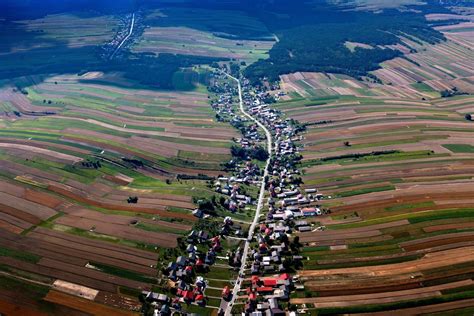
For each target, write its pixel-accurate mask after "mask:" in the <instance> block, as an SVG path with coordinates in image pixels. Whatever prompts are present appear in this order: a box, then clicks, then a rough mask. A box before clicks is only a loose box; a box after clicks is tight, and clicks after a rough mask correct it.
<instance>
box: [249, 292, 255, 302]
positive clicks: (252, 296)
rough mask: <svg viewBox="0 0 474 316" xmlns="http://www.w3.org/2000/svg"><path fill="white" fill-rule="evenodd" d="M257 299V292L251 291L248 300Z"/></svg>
mask: <svg viewBox="0 0 474 316" xmlns="http://www.w3.org/2000/svg"><path fill="white" fill-rule="evenodd" d="M256 299H257V293H255V292H252V293H250V294H249V300H252V301H255V300H256Z"/></svg>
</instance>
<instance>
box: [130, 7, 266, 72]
mask: <svg viewBox="0 0 474 316" xmlns="http://www.w3.org/2000/svg"><path fill="white" fill-rule="evenodd" d="M208 21H213V23H210V22H208ZM145 23H146V24H147V25H149V27H148V28H146V29H145V31H144V34H143V36H142V38H141V40H140V41H139V42H138V43H137V45H136V46H135V47H134V48H133V50H134V51H136V52H147V53H154V54H160V53H173V54H184V55H199V56H214V57H222V58H232V59H239V60H242V61H245V62H247V63H252V62H254V61H256V60H258V59H265V58H267V57H268V55H267V53H268V51H269V50H270V48H271V47H272V45H273V44H274V39H273V38H272V37H271V35H270V34H269V33H268V30H266V27H265V25H263V24H262V23H261V22H259V21H258V20H256V19H254V18H252V17H250V16H247V15H246V14H245V13H244V12H236V11H220V12H219V13H217V12H216V11H213V10H205V9H194V10H193V9H176V8H173V9H170V8H165V9H163V10H160V11H151V12H150V13H149V15H148V16H147V17H146V18H145ZM206 23H208V24H206ZM183 25H184V26H183ZM216 30H219V31H220V32H216ZM225 32H231V34H227V33H225ZM235 32H239V33H243V35H241V36H238V35H235V34H234V33H235ZM247 33H249V34H251V35H252V36H249V35H247ZM246 35H247V36H246ZM242 36H243V37H242ZM176 38H179V39H180V40H179V42H177V41H176Z"/></svg>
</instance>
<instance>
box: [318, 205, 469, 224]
mask: <svg viewBox="0 0 474 316" xmlns="http://www.w3.org/2000/svg"><path fill="white" fill-rule="evenodd" d="M472 217H474V208H467V209H444V210H428V211H421V212H416V213H404V214H397V215H393V216H387V217H383V218H375V219H370V220H365V221H361V222H356V223H348V224H335V225H328V226H327V227H328V228H329V229H348V228H356V227H366V226H370V225H375V224H381V223H388V222H394V221H398V220H402V219H408V221H409V222H410V224H415V223H421V222H427V221H434V220H439V219H449V218H472Z"/></svg>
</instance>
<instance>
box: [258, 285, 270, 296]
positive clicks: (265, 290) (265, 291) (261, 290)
mask: <svg viewBox="0 0 474 316" xmlns="http://www.w3.org/2000/svg"><path fill="white" fill-rule="evenodd" d="M257 293H258V294H260V295H266V294H273V288H272V287H269V286H262V287H258V288H257Z"/></svg>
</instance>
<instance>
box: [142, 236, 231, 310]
mask: <svg viewBox="0 0 474 316" xmlns="http://www.w3.org/2000/svg"><path fill="white" fill-rule="evenodd" d="M186 243H187V247H186V253H187V255H182V256H179V257H178V258H176V260H175V261H172V262H169V263H168V266H167V267H166V268H165V269H164V271H163V272H164V274H165V275H166V279H167V281H168V282H167V283H168V284H167V286H168V289H169V292H170V293H173V294H174V298H171V296H168V295H166V294H159V293H155V292H148V291H146V292H143V295H144V299H145V301H147V302H148V303H150V304H151V306H153V309H154V315H157V316H158V315H160V316H168V315H171V314H172V313H175V312H178V313H184V314H185V312H183V311H182V304H187V305H189V304H195V305H199V306H206V302H207V298H206V296H205V290H206V287H207V281H206V280H205V279H204V278H203V277H202V276H196V272H205V271H207V270H208V269H209V267H210V266H211V265H213V264H214V263H215V261H216V257H217V254H218V253H219V252H220V251H221V250H222V246H221V237H220V236H219V235H218V236H215V237H212V238H211V237H210V236H209V234H208V233H207V232H205V231H202V230H200V231H195V230H192V231H191V232H190V233H189V234H188V236H187V238H186ZM198 246H199V248H203V247H207V248H208V250H207V251H205V252H202V251H199V250H198Z"/></svg>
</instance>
